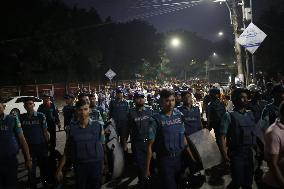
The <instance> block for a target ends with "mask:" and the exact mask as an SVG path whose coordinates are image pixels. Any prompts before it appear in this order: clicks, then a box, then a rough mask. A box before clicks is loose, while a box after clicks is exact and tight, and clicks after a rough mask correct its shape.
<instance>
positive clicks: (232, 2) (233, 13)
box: [213, 0, 244, 82]
mask: <svg viewBox="0 0 284 189" xmlns="http://www.w3.org/2000/svg"><path fill="white" fill-rule="evenodd" d="M213 2H215V3H220V4H222V3H225V4H226V6H227V8H228V10H229V14H230V21H231V25H232V27H233V32H234V37H235V40H234V41H235V47H234V49H235V55H236V62H237V68H238V77H239V79H240V80H241V81H242V82H244V71H243V65H242V56H241V46H240V44H239V43H238V42H237V39H238V38H239V23H238V15H237V1H236V0H215V1H213Z"/></svg>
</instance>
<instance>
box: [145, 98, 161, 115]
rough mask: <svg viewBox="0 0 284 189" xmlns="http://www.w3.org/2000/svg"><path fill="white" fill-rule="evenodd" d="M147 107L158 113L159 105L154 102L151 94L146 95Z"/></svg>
mask: <svg viewBox="0 0 284 189" xmlns="http://www.w3.org/2000/svg"><path fill="white" fill-rule="evenodd" d="M147 105H148V106H151V107H152V109H153V111H154V112H155V113H158V112H159V111H160V107H159V104H158V103H157V102H155V98H154V96H153V95H152V94H148V95H147Z"/></svg>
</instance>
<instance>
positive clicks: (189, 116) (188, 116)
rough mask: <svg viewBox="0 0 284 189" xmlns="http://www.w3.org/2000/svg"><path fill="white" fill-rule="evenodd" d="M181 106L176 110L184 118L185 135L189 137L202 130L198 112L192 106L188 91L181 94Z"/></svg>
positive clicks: (197, 109) (196, 108)
mask: <svg viewBox="0 0 284 189" xmlns="http://www.w3.org/2000/svg"><path fill="white" fill-rule="evenodd" d="M181 97H182V102H183V105H182V106H179V107H178V110H179V111H180V112H181V113H182V114H183V116H184V127H185V134H186V136H189V135H191V134H193V133H195V132H197V131H199V130H201V129H202V124H201V118H200V110H199V108H198V107H197V106H194V105H193V100H192V94H191V93H190V92H189V91H182V93H181Z"/></svg>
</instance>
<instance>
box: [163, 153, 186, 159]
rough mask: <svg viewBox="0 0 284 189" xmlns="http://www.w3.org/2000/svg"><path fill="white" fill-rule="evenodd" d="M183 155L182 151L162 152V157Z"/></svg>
mask: <svg viewBox="0 0 284 189" xmlns="http://www.w3.org/2000/svg"><path fill="white" fill-rule="evenodd" d="M180 155H181V152H171V153H162V154H161V155H160V157H170V158H174V157H178V156H180Z"/></svg>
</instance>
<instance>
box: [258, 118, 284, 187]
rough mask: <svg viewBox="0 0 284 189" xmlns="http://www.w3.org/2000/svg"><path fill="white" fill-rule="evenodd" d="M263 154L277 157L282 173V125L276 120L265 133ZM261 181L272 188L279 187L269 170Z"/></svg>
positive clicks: (283, 145)
mask: <svg viewBox="0 0 284 189" xmlns="http://www.w3.org/2000/svg"><path fill="white" fill-rule="evenodd" d="M264 140H265V144H264V153H265V156H266V157H269V155H270V154H272V155H279V159H280V163H279V165H280V170H282V174H283V173H284V161H283V160H284V125H283V124H282V123H280V121H279V120H276V122H275V123H273V124H272V125H271V126H270V127H269V128H268V129H267V130H266V132H265V137H264ZM263 181H264V182H265V183H267V184H268V185H271V186H273V187H280V186H278V185H277V181H276V179H275V176H274V175H273V174H272V172H271V171H270V170H268V172H266V173H265V175H264V177H263Z"/></svg>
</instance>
